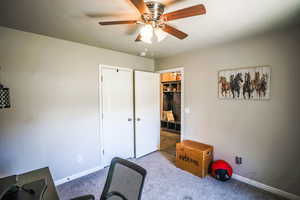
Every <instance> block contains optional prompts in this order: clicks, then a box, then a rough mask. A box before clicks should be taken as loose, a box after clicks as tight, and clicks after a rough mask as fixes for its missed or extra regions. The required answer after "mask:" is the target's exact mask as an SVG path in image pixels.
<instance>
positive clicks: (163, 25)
mask: <svg viewBox="0 0 300 200" xmlns="http://www.w3.org/2000/svg"><path fill="white" fill-rule="evenodd" d="M129 1H130V2H131V3H132V4H133V5H134V6H135V7H136V8H137V10H138V11H139V12H140V14H141V18H140V20H124V21H106V22H99V24H100V25H119V24H144V27H143V28H142V29H141V31H140V33H139V34H138V36H137V38H136V39H135V41H136V42H138V41H143V42H146V43H152V41H153V40H154V39H156V41H158V42H160V41H161V40H163V39H164V38H165V37H166V36H167V33H168V34H171V35H173V36H174V37H176V38H179V39H181V40H182V39H184V38H186V37H187V36H188V34H186V33H184V32H182V31H180V30H178V29H176V28H174V27H172V26H170V25H168V24H167V23H168V22H169V21H172V20H177V19H181V18H186V17H192V16H196V15H203V14H205V13H206V9H205V7H204V5H203V4H199V5H195V6H192V7H188V8H184V9H180V10H177V11H173V12H170V13H164V10H165V5H164V4H162V3H160V2H157V1H148V2H144V0H129Z"/></svg>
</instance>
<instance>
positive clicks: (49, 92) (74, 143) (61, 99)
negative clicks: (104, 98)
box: [0, 27, 154, 180]
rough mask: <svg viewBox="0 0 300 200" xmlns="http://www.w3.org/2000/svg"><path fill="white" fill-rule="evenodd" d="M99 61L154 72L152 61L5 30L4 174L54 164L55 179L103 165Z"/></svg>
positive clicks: (0, 115)
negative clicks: (8, 103)
mask: <svg viewBox="0 0 300 200" xmlns="http://www.w3.org/2000/svg"><path fill="white" fill-rule="evenodd" d="M99 64H107V65H114V66H120V67H130V68H135V69H140V70H147V71H153V70H154V61H153V60H152V59H146V58H141V57H137V56H133V55H128V54H124V53H119V52H115V51H109V50H105V49H100V48H96V47H91V46H87V45H82V44H79V43H73V42H68V41H64V40H59V39H54V38H49V37H45V36H41V35H36V34H32V33H25V32H21V31H17V30H13V29H7V28H4V27H0V66H1V70H0V79H1V81H0V82H1V83H2V84H4V85H6V86H7V87H9V88H10V91H11V105H12V108H10V109H1V110H0V177H2V176H5V175H9V174H14V173H21V172H24V171H28V170H32V169H35V168H40V167H45V166H49V167H50V169H51V170H52V173H53V175H54V179H56V180H57V179H60V178H64V177H66V176H69V175H72V174H76V173H78V172H81V171H84V170H88V169H91V168H94V167H97V166H100V164H101V163H100V148H101V147H100V135H99V134H100V133H99V102H98V99H99V95H98V93H99V92H98V87H99V83H98V76H99V74H98V68H99Z"/></svg>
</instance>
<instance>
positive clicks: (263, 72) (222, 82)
mask: <svg viewBox="0 0 300 200" xmlns="http://www.w3.org/2000/svg"><path fill="white" fill-rule="evenodd" d="M217 82H218V98H219V99H229V100H269V99H270V98H271V66H269V65H264V66H253V67H243V68H233V69H224V70H220V71H218V80H217Z"/></svg>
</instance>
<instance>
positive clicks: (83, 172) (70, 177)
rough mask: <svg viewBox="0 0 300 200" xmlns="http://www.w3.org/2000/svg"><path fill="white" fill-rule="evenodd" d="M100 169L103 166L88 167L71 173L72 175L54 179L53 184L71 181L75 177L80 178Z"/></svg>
mask: <svg viewBox="0 0 300 200" xmlns="http://www.w3.org/2000/svg"><path fill="white" fill-rule="evenodd" d="M101 169H103V167H100V166H99V167H95V168H92V169H88V170H85V171H82V172H79V173H77V174H73V175H71V176H68V177H65V178H62V179H59V180H56V181H54V184H55V186H58V185H61V184H64V183H67V182H69V181H72V180H74V179H77V178H80V177H83V176H86V175H89V174H91V173H94V172H96V171H99V170H101Z"/></svg>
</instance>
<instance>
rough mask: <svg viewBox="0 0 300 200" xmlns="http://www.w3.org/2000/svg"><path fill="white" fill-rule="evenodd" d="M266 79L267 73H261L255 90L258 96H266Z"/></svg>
mask: <svg viewBox="0 0 300 200" xmlns="http://www.w3.org/2000/svg"><path fill="white" fill-rule="evenodd" d="M267 81H268V74H263V75H262V77H261V79H260V81H259V83H258V85H257V92H258V97H259V98H261V97H265V96H266V91H267Z"/></svg>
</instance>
